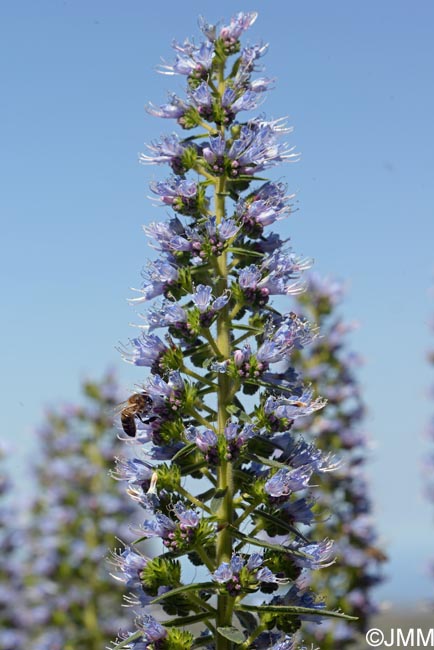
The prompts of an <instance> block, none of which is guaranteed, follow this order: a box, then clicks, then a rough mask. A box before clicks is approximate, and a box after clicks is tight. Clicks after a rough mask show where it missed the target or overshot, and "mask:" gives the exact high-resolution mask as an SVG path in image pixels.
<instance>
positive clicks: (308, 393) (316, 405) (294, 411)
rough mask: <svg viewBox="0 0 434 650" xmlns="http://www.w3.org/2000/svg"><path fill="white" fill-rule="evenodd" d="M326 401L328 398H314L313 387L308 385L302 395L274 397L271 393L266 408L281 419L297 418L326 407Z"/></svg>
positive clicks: (266, 411) (267, 412)
mask: <svg viewBox="0 0 434 650" xmlns="http://www.w3.org/2000/svg"><path fill="white" fill-rule="evenodd" d="M326 403H327V402H326V400H324V399H322V398H321V397H317V398H316V399H313V389H312V388H311V387H310V386H307V387H305V388H304V389H303V392H302V394H301V395H300V396H297V395H294V396H292V397H272V396H271V395H270V397H268V398H267V400H266V402H265V405H264V410H265V413H266V414H267V415H274V416H275V417H277V418H279V419H282V418H286V419H288V420H295V419H297V418H300V417H304V416H306V415H310V414H311V413H313V412H314V411H317V410H318V409H321V408H324V406H325V405H326Z"/></svg>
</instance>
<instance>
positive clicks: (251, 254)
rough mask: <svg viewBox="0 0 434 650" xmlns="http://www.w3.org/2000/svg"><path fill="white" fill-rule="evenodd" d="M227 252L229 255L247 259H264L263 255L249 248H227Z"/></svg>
mask: <svg viewBox="0 0 434 650" xmlns="http://www.w3.org/2000/svg"><path fill="white" fill-rule="evenodd" d="M228 251H229V252H230V253H238V254H241V255H248V256H249V257H264V253H258V251H252V250H251V249H250V248H239V247H238V246H229V247H228Z"/></svg>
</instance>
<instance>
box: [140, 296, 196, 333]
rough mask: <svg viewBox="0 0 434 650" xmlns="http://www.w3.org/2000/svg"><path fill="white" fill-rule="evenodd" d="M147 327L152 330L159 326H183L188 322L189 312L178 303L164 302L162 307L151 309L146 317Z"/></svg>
mask: <svg viewBox="0 0 434 650" xmlns="http://www.w3.org/2000/svg"><path fill="white" fill-rule="evenodd" d="M145 320H146V323H147V324H146V325H145V326H144V327H146V328H147V329H149V330H150V331H151V330H153V329H156V328H158V327H170V326H171V325H174V326H175V327H176V328H178V329H180V328H182V327H183V326H184V325H185V323H186V322H187V313H186V311H185V310H184V309H183V308H182V307H180V306H179V305H178V304H177V303H173V302H164V303H163V305H162V306H161V307H160V308H156V309H150V310H149V311H148V312H147V314H146V317H145Z"/></svg>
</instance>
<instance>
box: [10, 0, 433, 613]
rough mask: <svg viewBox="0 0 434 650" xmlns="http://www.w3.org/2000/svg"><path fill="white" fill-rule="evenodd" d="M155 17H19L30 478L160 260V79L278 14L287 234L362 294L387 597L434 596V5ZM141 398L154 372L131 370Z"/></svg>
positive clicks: (78, 13)
mask: <svg viewBox="0 0 434 650" xmlns="http://www.w3.org/2000/svg"><path fill="white" fill-rule="evenodd" d="M215 7H216V5H214V3H211V2H203V1H201V2H198V1H192V2H188V3H178V2H172V1H170V2H164V3H152V4H151V3H148V2H145V1H144V0H141V1H140V2H139V1H138V0H128V1H126V2H115V1H114V0H104V1H102V0H101V1H99V0H98V1H97V0H86V1H85V0H76V1H74V2H72V1H68V0H66V1H65V2H61V1H60V0H59V1H58V0H56V1H55V0H51V1H48V0H38V2H37V3H34V2H30V0H27V1H26V2H23V1H20V0H16V1H15V2H10V1H9V2H5V3H2V7H1V9H0V42H1V43H2V47H3V55H2V57H1V58H0V75H1V79H2V99H1V101H0V120H1V125H2V150H3V156H2V157H1V159H0V174H1V178H2V181H3V182H2V186H3V189H2V192H1V193H0V215H1V220H2V229H1V231H2V240H3V247H2V255H1V258H0V265H1V278H2V281H3V283H4V286H3V287H2V302H3V310H2V318H1V320H0V327H1V330H2V332H1V334H2V341H3V353H2V364H1V366H2V373H1V389H0V394H1V395H2V397H3V399H4V407H3V408H2V409H1V417H2V425H1V429H2V431H3V432H5V438H6V439H7V440H9V441H10V449H11V452H10V453H11V466H12V467H17V468H19V469H17V479H18V481H19V482H20V483H22V485H23V487H22V489H23V491H25V489H26V478H25V476H23V473H22V472H23V470H22V468H23V462H22V460H20V459H23V458H24V457H25V456H26V455H28V454H29V453H30V452H31V450H32V449H34V447H35V444H36V441H35V438H34V433H33V427H34V425H35V424H36V423H37V422H38V420H39V419H40V417H41V413H42V408H43V405H44V404H48V403H53V402H54V403H56V402H57V401H59V400H61V399H74V398H75V397H76V396H77V394H78V383H79V380H80V378H81V377H83V376H84V375H86V374H90V375H96V376H98V375H99V374H100V373H101V372H102V371H103V369H104V368H105V367H106V366H107V365H108V364H109V363H112V364H116V365H120V364H119V358H118V354H117V353H116V351H115V346H116V344H117V343H118V341H119V340H125V339H127V338H128V336H129V335H130V334H131V330H130V329H129V327H128V323H129V322H131V321H134V320H135V315H134V312H132V310H131V308H130V307H129V306H128V305H127V303H126V300H125V298H126V297H128V296H129V295H130V292H129V287H131V286H137V284H138V283H139V272H140V269H141V267H142V266H143V264H144V263H145V261H146V259H147V257H148V256H149V248H148V247H147V244H146V238H145V237H144V235H143V234H142V232H141V225H142V224H143V223H146V222H149V221H151V220H155V219H158V216H159V215H161V217H163V215H164V212H161V209H160V212H159V213H158V208H155V207H152V205H151V203H150V202H149V201H148V200H147V199H146V195H147V194H149V191H148V189H147V182H148V181H149V180H152V178H155V177H156V176H157V174H158V173H159V172H158V170H154V169H153V168H150V167H142V166H140V165H139V164H138V162H137V155H138V153H139V152H140V151H143V150H144V143H145V142H149V141H150V140H152V139H154V138H155V137H158V135H160V134H161V133H163V132H167V131H171V130H172V129H173V128H174V125H173V124H171V123H168V122H163V121H162V120H157V119H155V118H152V117H150V116H148V115H147V114H146V113H145V111H144V105H145V104H146V103H147V102H148V101H150V100H151V101H153V102H155V103H159V102H163V101H164V100H165V97H166V91H167V90H174V91H179V92H180V91H181V88H182V80H181V79H179V78H168V77H162V76H159V75H157V74H155V72H154V66H155V65H156V64H158V63H159V61H160V57H164V58H166V59H169V60H170V58H171V51H170V41H171V39H172V38H177V39H178V40H181V39H183V38H184V37H186V36H191V35H197V28H196V17H197V15H198V14H199V13H202V14H204V15H205V16H206V17H207V18H208V19H209V20H210V21H211V22H215V21H216V20H218V19H219V18H222V17H226V18H228V17H229V16H230V15H231V14H232V13H233V12H234V11H236V10H241V9H242V10H253V9H256V10H258V11H259V13H260V15H259V19H258V21H257V23H256V24H255V25H254V27H253V28H252V30H251V31H250V32H249V36H248V38H249V39H250V41H251V42H256V41H257V40H261V39H263V40H264V41H266V42H269V43H270V51H269V53H268V55H267V57H266V58H265V59H264V64H265V65H266V68H267V73H268V74H269V75H270V76H273V77H276V79H277V82H276V89H275V90H274V91H273V92H272V93H270V96H269V99H268V101H267V103H266V104H265V105H264V111H266V113H267V116H269V117H279V116H281V115H288V116H289V121H290V123H291V124H293V125H294V127H295V131H294V135H292V136H291V140H292V142H293V143H294V144H295V145H296V146H297V149H298V150H299V151H300V152H301V153H302V157H301V161H300V162H299V163H298V164H297V165H289V166H286V167H281V168H280V169H279V171H278V175H279V178H282V179H285V180H286V181H287V182H288V184H289V188H290V189H291V190H294V191H296V192H297V195H298V201H299V210H298V212H296V213H295V214H294V216H293V217H291V219H290V220H289V221H288V222H287V223H286V226H285V227H287V228H288V233H289V234H290V235H291V238H292V240H293V244H294V248H295V250H296V251H297V252H300V253H302V254H305V255H308V256H311V257H314V258H315V268H316V270H317V271H319V272H321V273H325V274H331V275H334V276H337V277H340V278H342V279H344V280H346V281H348V282H349V284H350V296H349V298H348V300H347V301H346V304H345V307H344V313H345V315H346V317H347V318H349V319H351V320H353V319H355V320H357V321H359V322H360V325H361V327H360V329H359V330H358V332H357V333H356V334H354V335H353V337H352V344H353V347H354V348H355V349H356V350H357V351H358V352H360V353H361V354H362V355H363V356H364V357H365V359H366V366H365V368H364V370H363V371H362V373H361V378H362V382H363V386H364V390H365V396H366V401H367V404H368V408H369V419H368V423H367V426H368V428H369V430H370V431H371V435H372V438H373V440H374V441H375V446H374V448H373V450H372V457H373V462H372V464H371V467H370V474H371V476H372V489H373V493H374V494H375V496H376V497H377V507H376V512H377V518H378V526H379V529H380V533H381V535H382V537H383V538H384V540H385V543H386V545H387V546H388V550H389V555H390V558H391V564H390V566H389V568H388V573H389V575H390V580H389V582H388V584H387V585H386V586H385V587H384V588H383V589H382V592H381V593H382V595H383V596H384V597H387V598H388V599H390V600H393V601H395V602H402V601H404V600H407V601H410V602H411V603H412V604H415V603H416V602H417V601H419V600H421V599H423V598H426V597H428V596H429V595H430V594H432V593H433V585H432V584H430V583H429V581H428V579H427V578H425V577H424V576H423V573H424V572H425V565H426V562H427V560H428V558H429V556H430V554H432V555H434V552H433V551H432V549H433V548H434V517H433V509H432V508H430V506H429V504H427V503H426V502H425V501H424V499H423V496H422V481H421V479H420V476H419V474H420V471H419V470H420V464H421V457H422V455H423V453H424V450H426V449H427V443H426V442H425V441H424V440H423V435H422V434H423V429H424V426H425V424H426V422H427V420H428V418H429V416H430V414H431V413H434V401H431V403H430V402H429V400H428V399H427V392H428V388H429V385H430V383H432V382H433V381H434V372H433V371H432V370H431V369H430V368H429V367H428V365H427V363H426V360H425V356H426V351H427V349H428V348H429V346H430V345H433V344H434V337H432V336H431V334H430V332H429V328H428V324H429V321H430V319H431V316H432V315H433V314H434V296H433V294H431V295H430V293H429V290H430V287H431V286H432V285H433V284H434V281H433V280H434V254H433V242H434V219H433V207H432V205H433V200H432V177H433V171H434V169H433V168H434V153H433V152H434V148H433V131H434V127H433V119H432V115H433V114H434V91H433V85H432V79H433V76H434V70H433V68H434V44H433V39H432V25H433V20H434V5H433V4H432V3H431V2H429V1H428V0H420V1H419V2H418V3H410V2H409V1H405V2H404V1H402V0H398V1H396V0H395V1H392V0H385V1H383V2H381V3H378V2H374V1H373V0H367V1H366V2H364V3H355V2H344V1H340V2H338V1H336V0H331V1H330V2H327V3H323V2H319V0H317V1H308V2H303V3H302V2H300V1H298V2H286V3H278V2H265V1H264V0H259V1H257V2H255V3H250V2H249V3H247V2H239V3H238V5H234V4H233V2H229V1H228V0H223V1H222V2H220V3H218V8H217V9H216V8H215ZM121 372H122V378H123V383H124V385H125V387H126V388H127V389H129V388H131V387H132V386H133V384H134V383H135V382H140V379H141V374H140V372H139V371H137V370H135V369H131V368H129V367H126V366H121Z"/></svg>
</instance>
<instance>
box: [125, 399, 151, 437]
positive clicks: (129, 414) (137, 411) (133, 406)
mask: <svg viewBox="0 0 434 650" xmlns="http://www.w3.org/2000/svg"><path fill="white" fill-rule="evenodd" d="M151 406H152V399H151V398H150V397H149V395H148V394H147V393H145V392H141V393H133V394H132V395H131V397H129V398H128V399H127V401H126V402H125V406H124V407H123V409H122V411H121V424H122V429H123V430H124V431H125V433H126V434H127V436H130V438H134V437H135V435H136V432H137V429H136V418H138V419H139V420H140V421H141V422H144V419H143V418H144V417H145V416H146V414H147V413H148V412H149V411H150V407H151Z"/></svg>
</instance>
